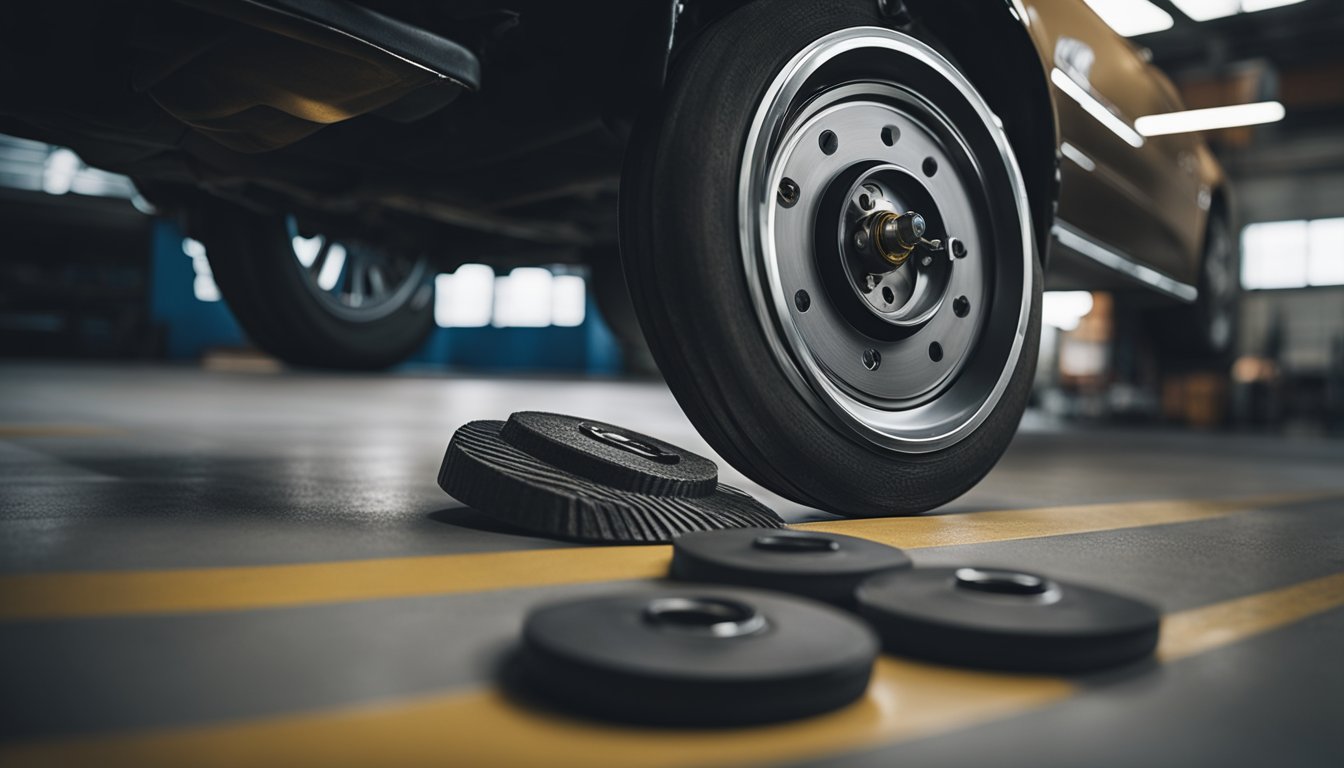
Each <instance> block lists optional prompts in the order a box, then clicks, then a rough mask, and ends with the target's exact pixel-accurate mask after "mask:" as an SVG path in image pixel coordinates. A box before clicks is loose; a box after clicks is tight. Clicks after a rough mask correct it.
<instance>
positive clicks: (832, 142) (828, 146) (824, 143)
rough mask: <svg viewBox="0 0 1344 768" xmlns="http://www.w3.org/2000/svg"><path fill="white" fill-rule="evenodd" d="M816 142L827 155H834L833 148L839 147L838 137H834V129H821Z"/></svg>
mask: <svg viewBox="0 0 1344 768" xmlns="http://www.w3.org/2000/svg"><path fill="white" fill-rule="evenodd" d="M817 143H818V144H819V145H821V151H822V152H825V153H826V154H828V155H834V154H835V150H837V149H839V148H840V139H838V138H836V135H835V132H834V131H822V132H821V136H820V137H818V139H817Z"/></svg>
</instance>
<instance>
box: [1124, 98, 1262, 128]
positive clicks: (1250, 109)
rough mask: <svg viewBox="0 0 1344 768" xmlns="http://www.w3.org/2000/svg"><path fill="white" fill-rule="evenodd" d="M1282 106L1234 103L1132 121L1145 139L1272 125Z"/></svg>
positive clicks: (1149, 116)
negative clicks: (1220, 129) (1264, 124)
mask: <svg viewBox="0 0 1344 768" xmlns="http://www.w3.org/2000/svg"><path fill="white" fill-rule="evenodd" d="M1283 115H1284V110H1283V105H1282V104H1280V103H1279V102H1277V101H1260V102H1256V103H1255V104H1234V105H1232V106H1230V107H1211V108H1209V109H1187V110H1185V111H1184V112H1168V113H1166V114H1164V115H1147V116H1145V117H1140V118H1139V119H1138V120H1135V121H1134V127H1135V128H1137V129H1139V133H1142V134H1143V135H1144V136H1162V135H1165V134H1168V133H1190V132H1192V131H1213V130H1217V129H1219V128H1239V127H1241V126H1244V125H1260V124H1262V123H1274V122H1278V121H1279V120H1282V119H1283Z"/></svg>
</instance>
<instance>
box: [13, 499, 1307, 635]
mask: <svg viewBox="0 0 1344 768" xmlns="http://www.w3.org/2000/svg"><path fill="white" fill-rule="evenodd" d="M1329 496H1330V495H1327V494H1291V495H1275V496H1262V497H1256V498H1249V499H1236V500H1223V501H1140V502H1125V503H1120V504H1092V505H1086V506H1075V507H1049V508H1044V509H1013V510H998V511H991V512H971V513H966V514H951V515H938V516H931V517H902V518H883V519H874V520H845V521H839V522H827V523H809V524H806V525H804V526H800V527H802V528H806V529H808V530H826V531H834V532H837V533H847V534H850V535H854V536H862V537H864V538H870V539H875V540H878V541H883V542H887V543H890V544H894V545H896V546H900V547H906V548H910V549H916V548H921V547H934V546H944V545H949V544H973V543H981V542H991V541H1008V540H1012V539H1024V538H1036V537H1044V536H1060V535H1064V534H1071V533H1084V532H1088V531H1109V530H1117V529H1121V528H1137V527H1145V526H1153V525H1170V524H1173V523H1185V522H1191V521H1195V520H1206V519H1210V518H1215V517H1222V516H1225V515H1230V514H1233V513H1236V512H1244V511H1248V510H1252V509H1260V508H1265V507H1272V506H1276V505H1283V504H1289V503H1293V502H1300V501H1307V500H1311V499H1320V498H1328V497H1329ZM669 556H670V555H669V549H668V547H666V546H652V547H648V546H644V547H576V548H565V549H536V550H525V551H518V552H487V553H477V554H465V555H440V556H430V557H401V558H385V559H378V560H353V561H342V562H325V563H306V564H299V565H266V566H253V567H237V568H189V569H180V570H153V571H88V572H82V571H75V572H62V573H39V574H20V575H11V576H0V620H23V619H41V618H75V617H89V616H119V615H128V614H158V613H194V612H206V611H229V610H244V609H254V608H271V607H279V606H288V605H304V604H314V603H339V602H351V601H356V600H374V599H387V598H397V597H414V596H417V595H443V594H453V593H461V592H483V591H487V590H495V589H513V588H520V587H542V586H551V585H557V584H580V583H586V582H596V581H614V580H618V579H642V578H653V577H657V576H660V575H662V574H663V573H665V572H666V570H667V560H668V558H669Z"/></svg>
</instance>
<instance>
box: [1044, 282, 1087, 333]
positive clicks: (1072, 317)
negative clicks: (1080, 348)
mask: <svg viewBox="0 0 1344 768" xmlns="http://www.w3.org/2000/svg"><path fill="white" fill-rule="evenodd" d="M1091 311H1092V294H1091V293H1088V292H1087V291H1046V292H1045V293H1044V294H1043V295H1042V296H1041V322H1044V323H1045V324H1046V325H1050V326H1053V327H1055V328H1058V329H1060V330H1061V331H1072V330H1074V329H1075V328H1077V327H1078V323H1079V322H1080V321H1081V320H1082V319H1083V317H1084V316H1085V315H1086V314H1087V313H1088V312H1091Z"/></svg>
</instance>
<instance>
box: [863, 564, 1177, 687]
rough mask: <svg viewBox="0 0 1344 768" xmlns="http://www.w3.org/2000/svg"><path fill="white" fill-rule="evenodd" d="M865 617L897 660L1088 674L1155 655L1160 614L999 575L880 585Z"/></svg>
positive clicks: (1096, 594) (882, 579) (945, 574)
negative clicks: (911, 658) (904, 657)
mask: <svg viewBox="0 0 1344 768" xmlns="http://www.w3.org/2000/svg"><path fill="white" fill-rule="evenodd" d="M858 603H859V613H860V614H861V615H862V616H863V617H864V618H865V619H867V620H868V621H869V623H870V624H872V626H873V628H874V629H876V630H877V632H878V634H879V635H880V636H881V637H882V644H883V647H884V648H885V649H886V650H887V651H890V652H892V653H896V654H901V655H905V656H914V657H917V658H923V659H928V660H931V661H937V662H942V663H945V664H955V665H959V666H969V667H983V668H987V669H1002V670H1012V671H1020V672H1085V671H1090V670H1096V669H1102V668H1105V667H1110V666H1115V665H1118V664H1124V663H1126V662H1129V661H1134V660H1136V659H1139V658H1142V657H1144V656H1147V655H1148V654H1150V653H1152V651H1153V649H1154V648H1155V647H1156V645H1157V637H1158V627H1159V624H1160V622H1161V614H1160V612H1159V611H1158V610H1157V609H1156V608H1155V607H1153V606H1151V605H1149V604H1147V603H1144V602H1141V601H1138V600H1134V599H1131V598H1128V597H1124V596H1121V595H1117V594H1114V593H1111V592H1106V591H1103V590H1100V589H1093V588H1091V587H1083V586H1078V585H1074V584H1066V583H1064V582H1059V581H1054V580H1052V579H1047V578H1044V577H1042V576H1038V575H1036V574H1030V573H1022V572H1017V571H1006V570H999V569H993V568H916V569H913V570H911V571H907V572H904V573H896V574H886V575H882V576H877V577H874V578H872V579H870V580H868V581H866V582H864V583H863V584H862V585H861V586H860V587H859V590H858Z"/></svg>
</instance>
